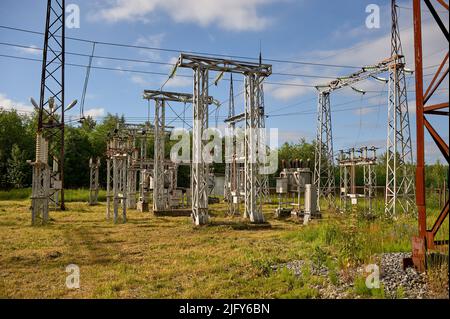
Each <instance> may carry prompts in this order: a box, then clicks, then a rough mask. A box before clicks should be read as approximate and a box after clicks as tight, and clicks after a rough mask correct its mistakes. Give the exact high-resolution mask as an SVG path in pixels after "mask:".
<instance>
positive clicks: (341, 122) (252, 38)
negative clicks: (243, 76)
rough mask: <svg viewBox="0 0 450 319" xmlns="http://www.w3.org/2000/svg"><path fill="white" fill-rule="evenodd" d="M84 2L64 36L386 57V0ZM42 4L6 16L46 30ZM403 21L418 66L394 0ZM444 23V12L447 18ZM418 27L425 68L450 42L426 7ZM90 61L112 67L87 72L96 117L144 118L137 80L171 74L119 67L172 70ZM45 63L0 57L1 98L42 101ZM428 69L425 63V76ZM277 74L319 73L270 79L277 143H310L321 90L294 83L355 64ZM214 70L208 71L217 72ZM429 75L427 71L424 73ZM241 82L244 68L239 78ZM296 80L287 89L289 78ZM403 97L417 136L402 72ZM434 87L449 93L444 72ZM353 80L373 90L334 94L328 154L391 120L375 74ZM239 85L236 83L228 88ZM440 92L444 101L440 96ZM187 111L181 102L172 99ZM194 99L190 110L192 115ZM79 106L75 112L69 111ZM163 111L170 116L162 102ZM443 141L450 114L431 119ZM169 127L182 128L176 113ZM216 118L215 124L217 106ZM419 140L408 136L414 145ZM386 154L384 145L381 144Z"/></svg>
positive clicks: (312, 56)
mask: <svg viewBox="0 0 450 319" xmlns="http://www.w3.org/2000/svg"><path fill="white" fill-rule="evenodd" d="M71 3H73V4H76V5H78V6H79V8H80V13H81V24H80V28H79V29H67V31H66V35H67V36H71V37H78V38H86V39H91V40H97V41H104V42H115V43H124V44H133V45H140V46H151V47H160V48H170V49H175V50H180V51H183V50H192V51H200V52H210V53H218V54H230V55H239V56H250V57H255V58H257V57H258V54H259V50H260V43H261V46H262V54H263V58H270V59H284V60H286V59H288V60H295V61H307V62H317V63H325V64H338V65H352V66H353V65H354V66H362V65H367V64H374V63H377V62H379V61H380V60H383V59H385V58H387V57H388V56H389V54H390V42H389V38H390V1H388V0H384V1H381V0H380V1H375V0H367V1H366V0H358V1H355V0H340V1H331V0H314V1H312V0H298V1H295V0H278V1H277V0H246V1H242V0H127V1H122V0H111V1H108V0H103V1H100V0H96V1H87V0H72V1H70V0H66V5H68V4H71ZM371 3H374V4H377V5H379V6H380V8H381V28H380V29H368V28H367V27H366V26H365V20H366V17H367V15H368V13H366V11H365V9H366V6H367V5H369V4H371ZM45 5H46V1H33V0H19V1H18V0H2V1H1V2H0V13H1V17H2V19H1V23H0V24H1V25H6V26H11V27H17V28H24V29H31V30H36V31H44V21H45ZM399 6H400V7H401V8H400V9H399V15H400V17H399V18H400V29H401V37H402V41H403V45H404V51H405V56H406V58H407V63H408V68H410V69H414V65H412V61H413V51H412V48H413V37H412V36H413V33H412V10H411V9H410V8H411V7H412V1H399ZM446 22H447V24H448V17H447V18H446ZM424 35H425V37H426V40H425V44H426V49H425V52H424V56H425V57H427V60H426V62H425V66H430V65H435V64H438V63H439V62H440V59H442V57H443V55H444V54H445V53H446V51H448V44H447V43H446V42H445V41H443V37H442V36H441V35H440V33H439V32H438V31H437V29H436V27H435V26H434V24H433V23H432V21H431V20H430V17H429V15H427V14H426V13H424ZM0 42H5V43H13V44H20V45H25V46H35V47H42V45H43V37H42V36H39V35H34V34H27V33H22V32H16V31H11V30H5V29H1V28H0ZM66 51H67V52H77V53H83V54H90V51H91V45H90V44H89V43H80V42H76V41H70V40H67V41H66ZM0 54H3V55H14V56H20V57H30V58H37V59H39V58H41V51H39V50H30V49H23V48H22V49H21V48H17V47H10V46H5V45H0ZM95 54H96V55H99V56H112V57H125V58H128V59H140V60H147V61H158V62H166V63H173V62H174V61H175V59H176V58H177V56H178V54H177V53H175V52H174V53H168V52H160V51H154V50H143V49H131V48H119V47H111V46H105V45H97V47H96V51H95ZM66 62H68V63H75V64H82V65H86V64H87V63H88V58H87V57H78V56H71V55H68V56H67V57H66ZM93 65H94V66H97V67H108V68H114V69H118V71H107V70H100V69H92V71H91V77H90V82H89V87H88V91H87V98H86V104H85V110H86V112H87V114H91V115H94V116H95V117H96V118H97V119H101V117H102V116H104V115H105V114H106V113H107V112H110V113H119V114H124V115H125V116H126V117H127V118H129V120H130V121H132V122H138V121H144V120H145V117H146V116H147V102H146V101H144V100H142V92H143V90H144V89H158V88H159V87H160V86H161V85H162V84H163V83H164V81H165V80H166V79H167V76H158V75H149V74H139V73H129V72H121V71H119V69H120V68H121V69H132V70H139V71H152V72H153V71H154V72H162V73H164V74H169V73H170V66H168V65H157V64H148V63H135V62H126V61H111V60H105V59H94V61H93ZM40 68H41V66H40V63H38V62H33V61H24V60H17V59H10V58H6V57H1V56H0V70H1V74H2V75H3V76H2V77H1V78H0V106H3V107H5V108H11V107H15V108H16V109H18V110H22V111H29V110H30V109H31V106H30V105H29V102H28V99H29V97H30V96H33V97H35V98H36V99H37V98H38V95H39V94H38V93H39V82H40ZM433 70H434V69H428V70H426V72H425V74H430V73H431V72H432V71H433ZM273 71H274V73H294V74H306V75H314V76H322V77H325V78H323V79H320V78H308V77H298V76H284V75H283V76H282V75H275V74H274V75H272V76H271V77H270V78H269V79H267V82H270V83H281V84H284V85H278V84H277V85H275V84H266V85H265V93H266V94H265V102H266V114H268V115H269V118H268V119H267V120H266V126H268V127H274V128H278V129H279V131H280V132H279V137H280V143H282V142H285V141H298V140H299V139H300V138H303V137H304V138H306V139H307V140H312V139H313V138H314V135H315V131H316V114H315V112H316V108H317V96H316V91H315V89H313V88H309V87H301V86H295V85H316V84H320V83H326V82H328V81H329V80H328V79H327V78H326V77H334V76H341V75H345V74H349V73H351V72H353V71H354V69H349V68H332V67H319V66H305V65H298V64H287V63H273ZM85 74H86V69H85V68H79V67H70V66H68V67H67V68H66V103H69V102H70V101H72V100H73V99H78V100H80V98H81V94H82V89H83V82H84V78H85ZM191 74H192V71H191V70H179V71H178V72H177V77H175V78H174V79H173V80H171V81H169V82H168V83H167V85H166V86H165V89H166V90H171V91H181V92H191V91H192V79H190V78H187V77H182V76H180V75H191ZM214 76H215V75H214V74H212V75H211V78H214ZM429 78H430V77H429V76H428V79H429ZM235 79H236V80H240V78H239V77H235ZM292 84H294V86H293V85H292ZM407 84H408V91H409V94H408V100H409V101H410V109H411V126H412V135H413V142H415V137H414V136H415V114H414V108H415V105H414V104H415V103H414V101H415V97H414V92H413V90H414V78H413V77H412V76H409V77H408V80H407ZM228 87H229V82H228V81H225V80H223V81H222V82H221V83H220V84H219V86H218V87H213V86H212V87H211V89H210V94H211V95H213V96H214V97H215V98H216V99H217V100H219V101H225V100H226V99H227V98H228ZM443 87H444V88H446V89H444V90H442V91H439V92H438V94H439V95H440V98H441V99H442V100H445V99H448V78H447V79H446V81H445V84H444V86H443ZM358 88H361V89H365V90H367V91H368V93H367V94H366V95H365V96H362V95H360V94H358V93H356V92H354V91H352V90H351V89H344V90H342V91H339V92H335V93H333V95H332V97H331V103H332V109H333V114H332V117H333V131H334V141H335V151H337V150H338V149H341V148H348V147H353V146H362V145H376V146H379V147H381V148H384V147H385V140H386V122H387V120H386V119H387V86H386V85H383V84H380V83H379V82H376V81H366V82H364V83H360V84H359V85H358ZM241 90H242V82H237V81H236V82H235V93H239V92H241ZM436 101H439V100H436ZM243 102H244V100H243V95H239V96H237V97H236V98H235V103H236V108H237V112H241V111H242V109H243ZM172 106H173V107H174V108H178V110H180V111H181V110H182V109H183V106H182V105H172ZM227 107H228V105H227V103H225V104H224V105H223V106H222V107H221V108H220V109H219V124H220V125H222V124H221V122H222V121H223V118H224V117H225V116H226V114H227V113H228V110H227ZM191 112H192V108H190V107H188V109H187V113H186V119H187V120H188V121H190V118H191V116H192V115H191ZM78 113H79V111H78V109H74V110H73V111H71V112H70V114H72V115H73V116H74V117H76V116H77V115H78ZM167 117H168V118H169V119H171V120H172V119H175V115H174V114H173V113H172V111H171V110H168V114H167ZM432 121H433V123H434V124H435V125H436V126H437V127H438V128H439V129H440V130H441V132H442V135H443V136H444V137H445V140H446V141H447V143H448V136H449V134H448V122H447V119H436V120H435V119H433V120H432ZM171 125H175V126H181V125H182V123H181V121H179V120H178V121H174V122H173V123H171ZM211 125H215V120H214V115H212V116H211ZM413 144H414V143H413ZM427 144H428V146H427V159H428V160H429V161H434V160H436V159H437V158H440V156H439V152H438V150H437V149H436V148H435V147H434V146H433V144H432V143H427ZM382 151H384V150H382Z"/></svg>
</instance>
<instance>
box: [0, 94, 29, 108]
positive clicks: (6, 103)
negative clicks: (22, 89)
mask: <svg viewBox="0 0 450 319" xmlns="http://www.w3.org/2000/svg"><path fill="white" fill-rule="evenodd" d="M0 108H3V109H5V110H12V109H15V110H17V111H18V112H19V113H20V112H24V113H29V112H32V111H33V110H34V107H32V106H31V105H28V104H25V103H22V102H18V101H13V100H11V99H9V98H8V97H6V95H5V94H3V93H0Z"/></svg>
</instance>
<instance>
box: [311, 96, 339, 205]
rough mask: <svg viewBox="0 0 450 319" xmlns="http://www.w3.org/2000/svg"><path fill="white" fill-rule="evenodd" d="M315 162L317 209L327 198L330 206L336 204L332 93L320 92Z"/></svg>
mask: <svg viewBox="0 0 450 319" xmlns="http://www.w3.org/2000/svg"><path fill="white" fill-rule="evenodd" d="M315 146H316V147H315V156H314V157H315V161H314V185H315V186H316V187H317V195H318V196H317V208H318V209H319V210H320V199H321V198H325V199H326V200H327V201H328V206H331V205H333V204H334V196H335V195H334V186H335V181H334V159H333V133H332V130H331V108H330V92H328V91H326V92H319V103H318V109H317V136H316V145H315Z"/></svg>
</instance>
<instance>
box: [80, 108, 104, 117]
mask: <svg viewBox="0 0 450 319" xmlns="http://www.w3.org/2000/svg"><path fill="white" fill-rule="evenodd" d="M105 114H106V112H105V109H104V108H102V107H101V108H92V109H89V110H86V111H84V115H85V116H90V117H93V118H96V117H101V116H104V115H105Z"/></svg>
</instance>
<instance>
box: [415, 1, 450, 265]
mask: <svg viewBox="0 0 450 319" xmlns="http://www.w3.org/2000/svg"><path fill="white" fill-rule="evenodd" d="M423 2H424V3H425V5H426V6H427V9H428V10H429V11H430V13H431V15H432V16H433V18H434V21H435V22H436V24H437V26H438V27H439V29H440V30H441V31H442V33H443V36H444V37H443V38H442V39H443V41H444V42H445V39H447V42H448V41H449V32H448V29H447V27H446V25H445V24H444V23H443V22H442V19H441V17H440V15H439V14H438V11H437V10H436V6H440V9H442V8H444V10H447V11H448V10H449V5H448V3H446V2H445V1H443V0H434V1H433V0H423ZM421 3H422V1H421V0H414V1H413V12H414V49H415V70H416V126H417V168H416V203H417V209H418V224H419V225H418V226H419V234H418V236H416V237H414V238H413V240H412V247H413V249H412V250H413V251H412V261H413V263H414V265H415V266H416V267H417V268H418V269H419V270H420V271H423V270H425V269H426V268H427V258H426V253H427V250H434V249H436V248H444V250H445V247H446V246H447V248H446V250H447V252H448V239H447V240H441V241H437V240H436V239H435V237H436V235H437V233H438V231H439V229H440V228H441V226H442V224H443V223H444V221H445V220H446V218H447V217H448V212H449V201H448V200H447V201H446V203H445V204H444V207H443V209H442V210H441V212H440V214H439V216H438V217H437V218H436V220H435V222H434V224H433V226H432V227H431V228H430V229H429V228H428V227H427V209H426V191H425V128H426V130H427V131H428V133H429V134H430V135H431V137H432V139H433V141H434V142H435V143H436V145H437V147H438V148H439V150H440V151H441V153H442V155H443V156H444V158H445V159H446V160H447V163H449V161H450V156H449V147H448V144H447V143H446V142H445V140H444V139H443V138H442V137H441V136H440V135H439V133H438V132H437V130H436V129H435V128H434V127H433V125H432V124H431V123H430V121H429V117H431V115H438V116H446V117H448V116H449V111H448V107H449V102H448V96H447V98H446V99H445V100H443V101H442V102H440V103H436V102H431V100H432V98H433V97H434V93H435V92H436V90H438V89H439V87H441V85H442V83H445V82H444V80H445V78H446V77H448V74H449V68H448V60H449V54H448V51H447V53H446V55H445V56H444V57H443V59H442V63H441V64H440V65H439V67H438V69H437V71H436V73H435V75H434V77H433V79H432V80H431V82H430V84H429V85H428V87H427V88H426V89H425V88H424V75H423V43H422V37H423V36H422V12H421ZM447 17H448V13H447ZM446 65H447V66H446ZM447 235H448V234H447Z"/></svg>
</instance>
